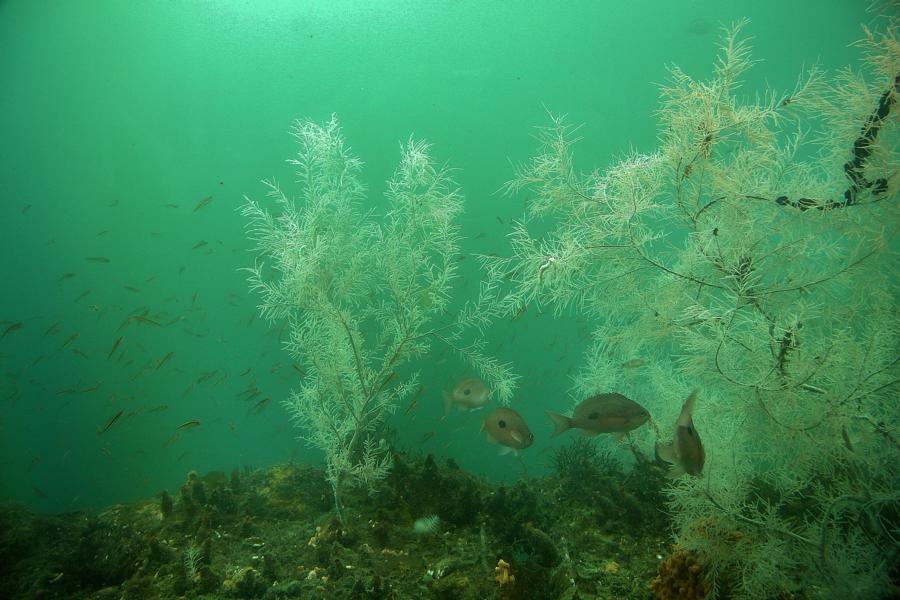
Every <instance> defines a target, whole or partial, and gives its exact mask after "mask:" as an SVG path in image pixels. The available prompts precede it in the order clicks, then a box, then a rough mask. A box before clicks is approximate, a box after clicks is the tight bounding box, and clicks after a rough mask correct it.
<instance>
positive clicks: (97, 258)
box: [84, 256, 109, 264]
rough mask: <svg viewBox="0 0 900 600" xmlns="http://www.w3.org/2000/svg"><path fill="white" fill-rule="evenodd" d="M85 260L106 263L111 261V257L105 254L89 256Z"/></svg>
mask: <svg viewBox="0 0 900 600" xmlns="http://www.w3.org/2000/svg"><path fill="white" fill-rule="evenodd" d="M84 260H90V261H93V262H98V263H104V264H106V263H109V259H108V258H106V257H105V256H88V257H87V258H85V259H84Z"/></svg>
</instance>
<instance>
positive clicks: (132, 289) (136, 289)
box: [122, 285, 141, 294]
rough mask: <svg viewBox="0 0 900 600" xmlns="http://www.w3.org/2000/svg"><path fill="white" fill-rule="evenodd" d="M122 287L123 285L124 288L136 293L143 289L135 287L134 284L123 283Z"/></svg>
mask: <svg viewBox="0 0 900 600" xmlns="http://www.w3.org/2000/svg"><path fill="white" fill-rule="evenodd" d="M122 287H123V288H124V289H126V290H128V291H129V292H134V293H135V294H140V293H141V289H140V288H136V287H134V286H133V285H123V286H122Z"/></svg>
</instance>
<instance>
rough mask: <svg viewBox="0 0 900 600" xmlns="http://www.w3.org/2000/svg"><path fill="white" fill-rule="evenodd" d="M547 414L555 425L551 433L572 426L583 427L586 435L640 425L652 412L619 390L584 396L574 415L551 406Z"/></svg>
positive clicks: (621, 430)
mask: <svg viewBox="0 0 900 600" xmlns="http://www.w3.org/2000/svg"><path fill="white" fill-rule="evenodd" d="M547 416H548V417H550V420H551V421H553V425H554V430H553V435H551V437H556V436H558V435H559V434H561V433H563V432H564V431H567V430H569V429H572V428H575V429H581V430H582V431H583V432H584V435H587V436H595V435H600V434H601V433H625V432H626V431H631V430H632V429H636V428H638V427H640V426H641V425H643V424H644V423H646V422H647V421H648V420H649V419H650V413H649V412H647V409H646V408H644V407H643V406H641V405H640V404H638V403H637V402H635V401H634V400H631V399H630V398H626V397H625V396H623V395H622V394H619V393H616V392H612V393H609V394H597V395H596V396H591V397H590V398H587V399H585V400H582V401H581V403H580V404H579V405H578V406H576V407H575V411H574V412H573V413H572V416H571V417H566V416H564V415H561V414H559V413H555V412H552V411H549V410H548V411H547Z"/></svg>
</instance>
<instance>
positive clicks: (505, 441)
mask: <svg viewBox="0 0 900 600" xmlns="http://www.w3.org/2000/svg"><path fill="white" fill-rule="evenodd" d="M481 430H482V431H484V432H485V434H486V435H487V441H488V442H490V443H492V444H500V445H501V446H503V447H504V448H503V449H502V450H501V451H500V452H501V454H506V453H507V452H513V453H515V454H518V451H519V450H524V449H525V448H527V447H528V446H530V445H531V444H532V443H533V442H534V434H533V433H531V430H530V429H528V425H527V424H526V423H525V419H523V418H522V415H520V414H519V413H517V412H516V411H514V410H513V409H511V408H506V407H503V406H500V407H497V408H495V409H494V410H493V411H491V414H489V415H487V416H485V417H484V420H483V421H482V423H481Z"/></svg>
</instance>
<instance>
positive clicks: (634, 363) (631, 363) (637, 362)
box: [622, 358, 645, 369]
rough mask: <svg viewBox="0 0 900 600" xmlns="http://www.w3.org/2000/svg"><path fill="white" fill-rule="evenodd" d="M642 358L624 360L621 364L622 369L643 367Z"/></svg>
mask: <svg viewBox="0 0 900 600" xmlns="http://www.w3.org/2000/svg"><path fill="white" fill-rule="evenodd" d="M644 362H645V361H644V359H643V358H632V359H631V360H626V361H625V362H623V363H622V368H623V369H637V368H638V367H643V366H644Z"/></svg>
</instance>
